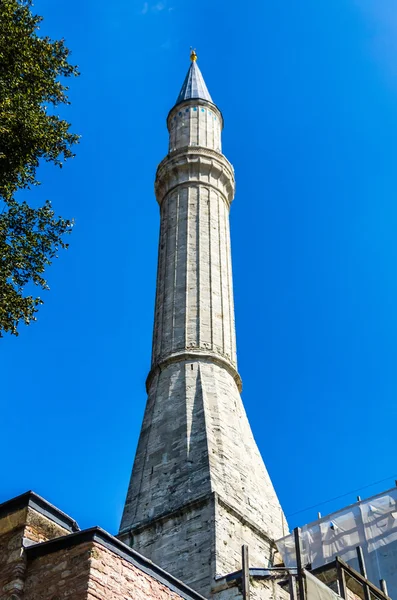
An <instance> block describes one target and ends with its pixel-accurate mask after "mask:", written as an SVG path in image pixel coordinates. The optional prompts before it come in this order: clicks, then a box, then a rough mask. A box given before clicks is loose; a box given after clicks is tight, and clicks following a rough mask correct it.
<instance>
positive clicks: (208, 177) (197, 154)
mask: <svg viewBox="0 0 397 600" xmlns="http://www.w3.org/2000/svg"><path fill="white" fill-rule="evenodd" d="M184 185H186V186H194V185H202V186H205V187H209V188H213V189H215V190H216V191H217V192H219V193H220V194H221V195H222V196H223V197H224V199H225V200H226V202H227V204H228V205H229V206H230V204H231V202H232V200H233V198H234V190H235V181H234V169H233V167H232V165H231V164H230V162H229V161H228V160H227V159H226V158H225V157H224V156H223V154H221V153H220V152H216V151H215V150H211V149H209V148H203V147H201V146H185V147H184V148H180V149H179V150H177V151H175V152H170V154H168V155H167V156H166V157H165V158H164V160H162V161H161V163H160V164H159V166H158V167H157V173H156V182H155V193H156V198H157V202H158V203H159V204H160V205H161V203H162V201H163V200H164V198H165V197H166V196H167V194H168V193H169V192H170V191H172V190H174V189H175V188H177V187H179V186H184Z"/></svg>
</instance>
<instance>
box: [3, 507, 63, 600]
mask: <svg viewBox="0 0 397 600" xmlns="http://www.w3.org/2000/svg"><path fill="white" fill-rule="evenodd" d="M66 533H68V531H67V530H66V529H64V528H63V527H61V526H59V525H57V524H56V523H54V522H53V521H51V520H50V519H49V518H47V517H45V516H44V515H41V514H39V513H38V512H37V511H35V510H34V509H32V508H30V507H26V508H23V509H20V510H18V511H16V512H12V513H10V514H8V515H6V516H4V517H2V518H0V600H2V599H3V598H8V597H11V596H12V595H13V594H14V597H15V598H19V597H22V594H23V588H24V579H25V571H26V561H25V557H24V555H23V540H24V539H28V540H30V541H32V542H41V541H47V540H50V539H54V538H56V537H60V536H62V535H65V534H66Z"/></svg>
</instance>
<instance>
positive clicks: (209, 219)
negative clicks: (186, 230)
mask: <svg viewBox="0 0 397 600" xmlns="http://www.w3.org/2000/svg"><path fill="white" fill-rule="evenodd" d="M208 259H209V265H208V275H209V292H210V314H209V319H210V339H211V350H213V349H214V315H213V300H212V266H213V265H212V248H211V188H209V189H208Z"/></svg>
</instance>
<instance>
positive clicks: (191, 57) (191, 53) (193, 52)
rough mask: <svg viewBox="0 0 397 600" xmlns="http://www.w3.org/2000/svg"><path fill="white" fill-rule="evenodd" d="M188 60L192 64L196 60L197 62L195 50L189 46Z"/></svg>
mask: <svg viewBox="0 0 397 600" xmlns="http://www.w3.org/2000/svg"><path fill="white" fill-rule="evenodd" d="M190 60H191V61H192V62H196V60H197V54H196V50H195V49H193V48H192V47H191V46H190Z"/></svg>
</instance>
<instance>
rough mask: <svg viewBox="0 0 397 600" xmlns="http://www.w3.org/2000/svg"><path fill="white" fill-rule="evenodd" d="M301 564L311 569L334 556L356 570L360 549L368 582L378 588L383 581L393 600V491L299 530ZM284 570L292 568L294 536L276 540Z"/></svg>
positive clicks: (396, 498)
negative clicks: (359, 549) (309, 566)
mask: <svg viewBox="0 0 397 600" xmlns="http://www.w3.org/2000/svg"><path fill="white" fill-rule="evenodd" d="M301 532H302V533H301V547H302V562H303V564H304V565H308V564H310V565H311V567H312V569H315V568H316V567H319V566H321V565H324V564H326V563H329V562H332V561H333V560H334V559H335V557H336V556H339V557H340V558H342V559H343V560H344V561H346V562H347V563H349V564H350V565H351V566H352V567H353V568H355V569H356V570H359V568H358V559H357V551H356V548H357V546H361V548H362V549H363V553H364V560H365V564H366V567H367V574H368V579H369V580H370V581H372V583H374V584H375V585H376V586H378V587H379V580H380V579H385V580H386V582H387V586H388V593H389V596H391V598H393V600H397V488H393V489H391V490H388V491H387V492H383V493H382V494H379V495H377V496H373V497H372V498H369V499H368V500H363V501H361V502H357V503H356V504H352V505H351V506H348V507H347V508H344V509H343V510H340V511H338V512H336V513H332V514H331V515H327V516H326V517H322V518H321V519H319V520H318V521H314V522H313V523H309V524H308V525H305V526H304V527H302V529H301ZM277 547H278V549H279V552H280V553H281V555H282V557H283V561H284V564H285V566H286V567H295V566H296V556H295V543H294V536H293V535H288V536H286V537H284V538H282V539H281V540H278V541H277Z"/></svg>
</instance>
